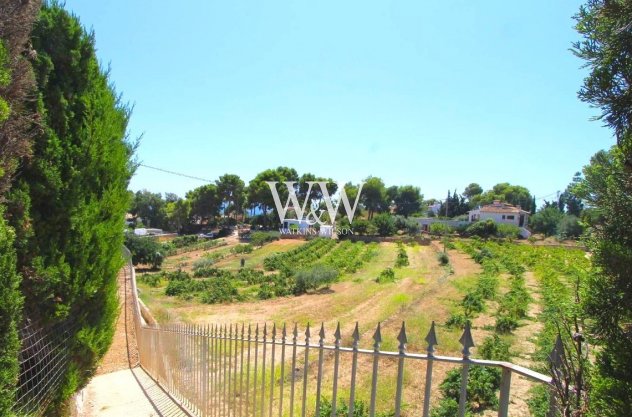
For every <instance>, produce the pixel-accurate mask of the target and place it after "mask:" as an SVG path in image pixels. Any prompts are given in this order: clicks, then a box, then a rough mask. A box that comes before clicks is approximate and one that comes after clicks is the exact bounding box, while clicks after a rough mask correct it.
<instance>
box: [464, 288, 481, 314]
mask: <svg viewBox="0 0 632 417" xmlns="http://www.w3.org/2000/svg"><path fill="white" fill-rule="evenodd" d="M461 306H463V310H464V312H465V316H466V317H472V316H473V315H474V314H475V313H480V312H482V311H483V310H485V300H483V297H482V296H481V294H480V293H478V292H476V291H473V292H468V293H467V294H465V296H464V297H463V300H462V301H461Z"/></svg>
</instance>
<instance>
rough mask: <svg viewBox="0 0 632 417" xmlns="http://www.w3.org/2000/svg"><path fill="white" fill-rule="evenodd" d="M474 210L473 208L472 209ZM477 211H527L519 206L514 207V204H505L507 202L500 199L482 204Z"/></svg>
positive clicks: (517, 212)
mask: <svg viewBox="0 0 632 417" xmlns="http://www.w3.org/2000/svg"><path fill="white" fill-rule="evenodd" d="M472 211H474V210H472ZM478 211H479V212H481V213H504V214H507V213H515V214H520V213H528V212H527V211H525V210H522V209H521V208H520V206H518V207H516V206H512V205H511V204H507V203H501V202H500V201H498V200H496V201H494V202H493V203H492V204H487V205H485V206H482V207H480V208H479V209H478Z"/></svg>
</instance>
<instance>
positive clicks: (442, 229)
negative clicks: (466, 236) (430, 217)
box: [428, 223, 454, 235]
mask: <svg viewBox="0 0 632 417" xmlns="http://www.w3.org/2000/svg"><path fill="white" fill-rule="evenodd" d="M428 232H429V233H430V234H431V235H446V234H447V235H449V234H452V233H454V228H453V227H452V226H450V225H448V224H445V223H431V224H430V227H429V228H428Z"/></svg>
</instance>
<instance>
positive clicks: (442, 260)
mask: <svg viewBox="0 0 632 417" xmlns="http://www.w3.org/2000/svg"><path fill="white" fill-rule="evenodd" d="M437 260H438V261H439V265H441V266H445V265H447V264H449V263H450V258H449V257H448V254H447V253H445V252H439V253H438V254H437Z"/></svg>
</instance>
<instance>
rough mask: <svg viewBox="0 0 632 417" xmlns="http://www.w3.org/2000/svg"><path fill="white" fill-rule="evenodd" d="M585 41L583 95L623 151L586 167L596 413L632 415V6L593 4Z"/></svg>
mask: <svg viewBox="0 0 632 417" xmlns="http://www.w3.org/2000/svg"><path fill="white" fill-rule="evenodd" d="M575 18H576V20H577V25H576V29H577V31H578V32H579V33H580V34H581V35H582V39H581V40H580V41H579V42H577V43H576V44H575V45H574V52H575V54H576V55H577V56H579V57H580V58H581V59H583V60H584V61H585V63H586V67H588V68H589V69H590V74H589V76H588V77H587V78H586V79H585V80H584V84H583V86H582V88H581V90H580V91H579V97H580V99H582V100H583V101H585V102H587V103H589V104H590V105H592V106H594V107H598V108H600V109H601V115H600V117H599V118H600V119H601V120H602V121H603V122H604V123H605V124H606V125H607V126H609V127H610V128H611V129H612V130H613V132H614V134H615V136H616V138H617V147H615V148H613V149H612V150H611V151H610V152H600V153H598V154H597V155H595V156H594V157H593V158H592V160H591V164H590V166H589V167H586V168H585V169H584V175H585V181H584V191H585V194H584V197H585V198H586V201H587V202H588V204H589V206H591V207H592V209H594V210H596V211H597V212H598V214H599V215H598V216H595V218H594V219H593V221H594V223H595V224H594V226H595V227H593V228H592V229H593V231H594V232H593V236H592V240H591V248H592V250H593V256H592V257H591V259H592V262H593V264H594V265H595V266H596V267H597V268H596V270H597V274H596V275H595V277H594V279H591V280H590V282H589V288H588V290H587V291H586V294H587V297H586V313H587V314H588V316H589V317H590V318H591V319H592V323H593V324H594V325H593V326H592V330H591V336H592V337H593V338H594V339H595V341H596V342H597V343H598V344H599V345H600V348H599V349H598V350H596V356H597V371H598V374H597V375H596V377H595V378H593V386H594V389H593V392H592V396H591V405H592V408H593V413H594V415H599V416H630V415H632V336H631V335H632V268H631V267H630V265H632V218H631V216H630V213H632V85H631V83H632V31H631V30H630V26H631V23H630V22H632V1H629V0H612V1H610V0H588V1H587V3H586V5H585V6H583V7H582V8H581V9H580V11H579V13H578V14H577V16H576V17H575Z"/></svg>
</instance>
